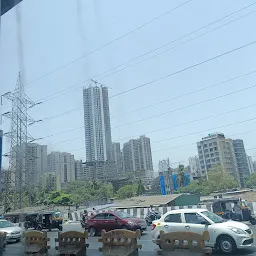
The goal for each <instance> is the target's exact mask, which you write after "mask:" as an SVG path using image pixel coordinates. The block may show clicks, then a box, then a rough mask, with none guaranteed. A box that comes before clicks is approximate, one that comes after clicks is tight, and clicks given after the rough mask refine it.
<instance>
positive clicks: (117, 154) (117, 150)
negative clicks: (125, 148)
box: [112, 142, 123, 175]
mask: <svg viewBox="0 0 256 256" xmlns="http://www.w3.org/2000/svg"><path fill="white" fill-rule="evenodd" d="M112 146H113V149H112V150H113V161H114V162H115V165H116V169H117V174H118V175H122V174H123V159H122V153H121V146H120V143H119V142H113V143H112Z"/></svg>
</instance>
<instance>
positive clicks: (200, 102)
mask: <svg viewBox="0 0 256 256" xmlns="http://www.w3.org/2000/svg"><path fill="white" fill-rule="evenodd" d="M255 87H256V84H255V85H252V86H249V87H245V88H242V89H239V90H236V91H233V92H229V93H226V94H223V95H220V96H216V97H213V98H210V99H207V100H203V101H199V102H196V103H193V104H189V105H186V106H184V107H180V108H177V109H172V110H169V111H166V112H163V113H160V114H157V115H153V116H148V117H145V118H142V119H139V120H136V121H133V122H130V123H125V124H123V125H119V126H115V127H113V128H112V129H117V128H121V127H124V126H127V125H131V124H135V123H140V122H143V121H146V120H149V119H153V118H156V117H159V116H163V115H167V114H169V113H173V112H176V111H180V110H183V109H186V108H190V107H194V106H198V105H201V104H204V103H207V102H210V101H213V100H217V99H221V98H224V97H226V96H230V95H233V94H236V93H239V92H243V91H246V90H249V89H252V88H255Z"/></svg>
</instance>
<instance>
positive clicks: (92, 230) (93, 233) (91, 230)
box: [89, 228, 97, 236]
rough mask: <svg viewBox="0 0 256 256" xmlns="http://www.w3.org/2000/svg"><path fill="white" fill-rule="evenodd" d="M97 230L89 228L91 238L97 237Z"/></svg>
mask: <svg viewBox="0 0 256 256" xmlns="http://www.w3.org/2000/svg"><path fill="white" fill-rule="evenodd" d="M96 234H97V230H96V229H95V228H89V235H90V236H96Z"/></svg>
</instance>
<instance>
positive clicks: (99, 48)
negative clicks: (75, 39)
mask: <svg viewBox="0 0 256 256" xmlns="http://www.w3.org/2000/svg"><path fill="white" fill-rule="evenodd" d="M192 1H193V0H187V1H185V2H183V3H181V4H179V5H178V6H176V7H174V8H172V9H170V10H168V11H166V12H164V13H162V14H160V15H158V16H157V17H155V18H153V19H151V20H149V21H147V22H145V23H143V24H141V25H139V26H137V27H136V28H134V29H132V30H130V31H128V32H126V33H124V34H123V35H121V36H119V37H117V38H115V39H113V40H111V41H109V42H107V43H105V44H103V45H102V46H100V47H98V48H96V49H94V50H92V51H90V52H88V53H86V54H85V55H82V56H80V57H78V58H76V59H74V60H72V61H70V62H68V63H66V64H64V65H62V66H60V67H58V68H56V69H54V70H52V71H50V72H48V73H46V74H44V75H41V76H39V77H38V78H36V79H34V80H32V81H30V82H28V83H26V85H28V84H31V83H34V82H36V81H38V80H41V79H42V78H45V77H47V76H50V75H52V74H54V73H56V72H58V71H60V70H62V69H64V68H66V67H68V66H70V65H72V64H74V63H76V62H77V61H79V60H81V59H84V58H87V57H88V56H90V55H92V54H94V53H96V52H98V51H100V50H102V49H103V48H105V47H107V46H109V45H111V44H113V43H115V42H117V41H119V40H121V39H123V38H125V37H127V36H129V35H131V34H132V33H134V32H136V31H138V30H140V29H141V28H143V27H145V26H147V25H149V24H151V23H153V22H155V21H157V20H159V19H160V18H162V17H164V16H166V15H168V14H170V13H171V12H173V11H175V10H177V9H179V8H181V7H183V6H184V5H186V4H188V3H190V2H192Z"/></svg>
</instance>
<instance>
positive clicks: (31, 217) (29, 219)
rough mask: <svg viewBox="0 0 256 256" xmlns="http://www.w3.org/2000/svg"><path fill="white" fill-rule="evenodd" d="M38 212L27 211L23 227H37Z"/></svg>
mask: <svg viewBox="0 0 256 256" xmlns="http://www.w3.org/2000/svg"><path fill="white" fill-rule="evenodd" d="M37 218H38V213H27V214H26V216H25V223H24V227H25V229H26V230H27V229H29V228H33V229H37V225H38V221H37Z"/></svg>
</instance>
